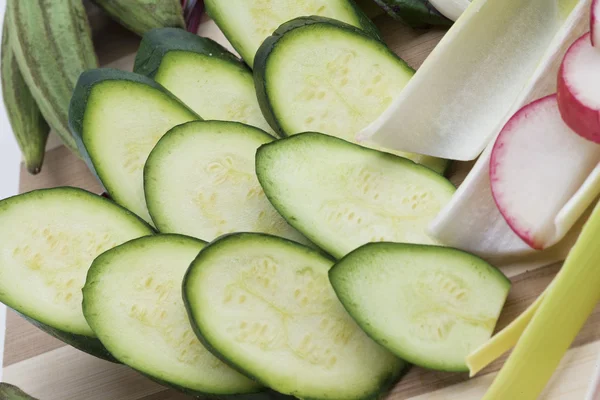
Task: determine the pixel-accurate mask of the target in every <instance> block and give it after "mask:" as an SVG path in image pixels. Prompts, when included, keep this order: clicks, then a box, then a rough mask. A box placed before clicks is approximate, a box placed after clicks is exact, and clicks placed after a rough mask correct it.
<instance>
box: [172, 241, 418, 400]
mask: <svg viewBox="0 0 600 400" xmlns="http://www.w3.org/2000/svg"><path fill="white" fill-rule="evenodd" d="M331 265H332V261H330V260H329V259H328V258H325V257H324V256H322V255H321V254H320V253H318V252H316V251H314V250H312V249H310V248H308V247H304V246H302V245H299V244H296V243H294V242H291V241H288V240H285V239H281V238H277V237H275V236H269V235H264V234H257V233H239V234H232V235H228V236H225V237H223V238H220V239H218V240H216V241H215V242H213V243H211V244H210V245H209V246H207V247H206V248H205V249H204V250H202V252H201V253H200V255H199V256H198V257H197V258H196V260H194V262H192V265H191V266H190V268H189V270H188V272H187V274H186V276H185V278H184V282H183V295H184V301H185V303H186V306H187V309H188V314H189V316H190V320H191V321H192V324H193V325H194V327H195V328H196V329H197V333H198V335H199V337H200V338H201V340H203V341H205V342H206V343H207V344H208V346H210V348H212V349H213V351H214V352H217V353H218V354H220V356H221V357H222V358H224V359H226V360H227V361H228V362H229V363H231V364H232V365H234V366H235V367H237V368H238V369H240V370H242V371H244V372H245V373H247V374H248V375H249V376H253V377H255V378H256V379H257V380H258V381H259V382H262V383H264V384H265V385H266V386H269V387H271V388H273V389H275V390H277V391H278V392H281V393H284V394H290V395H294V396H296V397H298V398H308V399H370V398H378V395H379V394H380V393H381V392H382V391H384V390H385V389H386V388H388V387H389V386H390V385H391V384H392V383H393V382H394V381H395V380H396V379H397V378H398V376H399V375H400V374H401V373H402V371H403V370H404V368H405V366H406V364H405V363H404V362H403V361H401V360H400V359H397V358H395V357H394V356H393V355H391V354H390V353H389V352H388V351H387V350H385V349H384V348H383V347H380V346H379V345H378V344H376V343H375V342H374V341H372V340H371V339H369V337H368V336H367V335H366V334H365V333H364V332H363V331H362V330H360V328H359V327H358V326H357V325H356V323H355V322H354V321H353V320H352V318H351V317H350V316H349V315H348V314H347V313H346V311H345V310H344V308H343V307H342V305H341V304H340V302H339V301H338V299H337V298H336V296H335V293H334V291H333V289H332V288H331V285H330V284H329V281H328V279H327V272H328V270H329V268H330V267H331Z"/></svg>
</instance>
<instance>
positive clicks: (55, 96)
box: [7, 0, 98, 153]
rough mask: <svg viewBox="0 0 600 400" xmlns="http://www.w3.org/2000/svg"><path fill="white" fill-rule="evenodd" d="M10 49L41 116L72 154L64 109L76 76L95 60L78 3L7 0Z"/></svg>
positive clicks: (72, 143) (73, 145)
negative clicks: (9, 16)
mask: <svg viewBox="0 0 600 400" xmlns="http://www.w3.org/2000/svg"><path fill="white" fill-rule="evenodd" d="M7 6H8V10H9V12H10V15H11V18H10V24H9V31H10V38H11V46H12V48H13V51H14V52H15V57H16V59H17V62H18V64H19V67H20V70H21V73H22V74H23V77H24V79H25V82H26V83H27V86H28V87H29V89H30V90H31V94H32V95H33V97H34V98H35V100H36V102H37V104H38V106H39V107H40V110H41V112H42V114H43V115H44V118H45V119H46V121H47V122H48V124H49V125H50V126H51V127H52V128H53V129H54V130H55V131H56V133H57V134H58V135H59V136H60V137H61V139H62V140H63V142H64V143H65V145H66V146H67V147H69V148H70V149H71V150H72V151H73V152H75V153H77V145H76V143H75V139H74V138H73V137H72V136H71V134H70V132H69V127H68V106H69V99H70V97H71V93H72V91H73V87H74V86H75V82H76V81H77V78H78V77H79V74H81V72H83V71H85V70H87V69H90V68H96V67H97V66H98V61H97V59H96V53H95V52H94V46H93V43H92V36H91V31H90V27H89V22H88V19H87V15H86V12H85V9H84V7H83V3H82V2H81V0H61V1H55V0H27V1H21V0H11V1H9V2H8V4H7Z"/></svg>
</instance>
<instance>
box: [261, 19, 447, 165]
mask: <svg viewBox="0 0 600 400" xmlns="http://www.w3.org/2000/svg"><path fill="white" fill-rule="evenodd" d="M413 74H414V71H413V70H412V68H410V67H409V66H408V65H406V63H405V62H404V61H402V60H401V59H400V58H398V56H397V55H396V54H394V53H393V52H392V51H390V50H389V49H388V48H387V47H386V45H385V44H384V43H382V42H380V41H379V40H376V39H374V38H373V37H371V36H369V35H367V34H365V33H364V32H363V31H361V30H359V29H356V28H355V27H353V26H351V25H348V24H344V23H342V22H339V21H334V20H331V19H328V18H317V17H304V18H297V19H295V20H292V21H289V22H287V23H285V24H283V25H282V26H281V27H280V28H279V29H277V30H276V31H275V33H274V34H273V36H270V37H269V38H267V39H266V40H265V41H264V43H263V44H262V46H261V47H260V49H259V51H258V53H257V54H256V62H255V65H254V79H255V84H256V93H257V96H258V101H259V103H260V106H261V109H262V111H263V114H264V115H265V117H266V118H267V121H269V123H270V124H271V126H272V127H273V129H275V130H276V131H277V132H278V134H279V135H280V136H289V135H294V134H297V133H302V132H306V131H317V132H323V133H326V134H328V135H332V136H336V137H339V138H342V139H345V140H348V141H350V142H355V136H356V134H357V133H358V132H359V131H361V130H362V129H363V128H365V127H366V126H367V125H369V124H370V123H371V122H373V121H375V119H377V117H379V116H380V115H381V113H383V111H385V109H386V108H387V107H388V106H389V105H390V104H391V102H392V100H393V99H395V98H396V97H397V96H398V95H399V94H400V92H401V91H402V89H403V88H404V86H405V85H406V84H407V83H408V81H409V80H410V78H411V77H412V76H413ZM362 144H363V145H366V146H368V147H372V148H375V149H377V150H380V149H381V148H378V147H376V146H375V145H373V144H369V143H362ZM385 151H387V150H385ZM395 153H396V154H398V155H400V156H402V157H407V158H410V159H412V160H413V161H416V162H419V163H423V164H425V165H427V166H429V167H430V168H432V169H434V170H436V171H437V172H443V171H444V170H445V169H446V167H447V164H448V162H447V161H446V160H441V159H438V158H433V157H427V156H422V155H417V154H409V153H404V152H395Z"/></svg>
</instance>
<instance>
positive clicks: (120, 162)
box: [69, 68, 200, 222]
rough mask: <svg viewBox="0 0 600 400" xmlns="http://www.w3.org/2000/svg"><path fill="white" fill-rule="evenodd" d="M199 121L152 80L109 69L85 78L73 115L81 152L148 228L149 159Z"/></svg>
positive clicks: (116, 198)
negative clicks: (164, 140)
mask: <svg viewBox="0 0 600 400" xmlns="http://www.w3.org/2000/svg"><path fill="white" fill-rule="evenodd" d="M197 119H200V117H198V115H196V114H195V113H194V112H193V111H192V110H190V109H189V108H187V107H186V106H185V105H184V104H183V103H181V102H180V101H179V100H178V99H177V98H175V96H173V95H172V94H171V93H169V92H168V91H167V90H166V89H165V88H163V87H162V86H160V85H159V84H157V83H156V82H154V81H153V80H151V79H148V78H146V77H145V76H142V75H138V74H134V73H132V72H123V71H118V70H113V69H106V68H102V69H94V70H89V71H86V72H84V73H83V74H81V77H80V78H79V81H78V82H77V86H76V87H75V90H74V92H73V98H72V99H71V109H70V113H69V121H70V124H71V128H72V129H73V133H74V134H75V136H76V138H77V139H78V142H79V146H80V148H81V152H82V153H83V154H86V160H87V162H88V166H89V167H90V169H91V170H92V171H95V173H96V175H97V176H98V177H99V178H100V180H101V181H102V184H103V185H104V187H105V188H106V190H107V191H108V193H109V194H110V197H111V198H112V199H113V200H114V201H116V202H117V203H119V204H121V205H122V206H124V207H126V208H128V209H129V210H131V211H133V212H134V213H136V214H137V215H139V216H140V217H141V218H143V219H144V220H146V221H147V222H151V218H150V215H149V214H148V210H147V208H146V201H145V199H144V184H143V183H144V179H143V169H144V164H145V163H146V159H147V158H148V155H149V154H150V151H152V148H153V147H154V145H155V144H156V143H157V142H158V140H159V139H160V138H161V136H162V135H164V134H165V132H167V131H168V130H169V129H171V128H172V127H173V126H175V125H179V124H182V123H184V122H188V121H193V120H197Z"/></svg>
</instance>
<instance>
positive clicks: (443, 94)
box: [358, 0, 585, 160]
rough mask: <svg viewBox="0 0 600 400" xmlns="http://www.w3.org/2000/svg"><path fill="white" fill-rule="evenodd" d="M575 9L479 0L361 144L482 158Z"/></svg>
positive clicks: (555, 3)
mask: <svg viewBox="0 0 600 400" xmlns="http://www.w3.org/2000/svg"><path fill="white" fill-rule="evenodd" d="M582 1H585V0H582ZM567 3H568V4H567ZM571 3H573V4H571ZM574 4H576V3H575V2H573V1H572V0H527V1H523V0H475V1H474V2H473V3H472V5H471V6H470V7H469V8H468V9H467V10H466V11H465V12H464V14H463V15H462V16H461V17H460V18H459V19H458V21H457V22H456V23H455V24H454V26H452V28H450V30H449V31H448V33H447V34H446V35H445V36H444V38H443V39H442V40H441V41H440V43H439V44H438V46H437V47H436V48H435V49H434V50H433V52H432V53H431V54H430V55H429V57H428V58H427V59H426V60H425V62H424V63H423V65H422V66H421V68H419V70H418V71H417V73H416V74H415V76H414V77H413V78H412V79H411V80H410V82H409V83H408V85H407V86H406V87H405V88H404V90H403V91H402V92H401V93H400V95H399V97H398V98H396V99H395V100H394V101H393V102H392V104H391V105H390V107H389V108H388V109H387V110H386V111H385V112H384V113H383V114H382V115H381V116H380V117H379V118H378V119H377V120H375V121H374V122H373V123H372V124H371V125H369V126H368V127H367V128H365V129H364V130H363V131H362V132H360V133H359V135H358V140H366V139H367V138H370V139H371V140H372V141H373V142H375V143H377V144H379V145H381V146H383V147H387V148H390V149H396V150H403V151H410V152H415V153H419V154H426V155H431V156H436V157H441V158H447V159H454V160H472V159H475V158H476V157H477V156H478V155H479V154H480V153H481V151H482V150H483V149H484V148H485V147H486V146H487V144H488V143H489V142H490V141H491V140H492V139H493V138H494V137H495V135H496V134H497V133H498V131H499V129H500V128H501V127H502V126H503V125H504V123H505V122H506V121H507V119H508V117H509V116H510V115H511V113H510V111H511V110H512V109H513V108H514V105H515V103H516V102H518V101H519V100H520V98H521V97H522V96H521V94H522V93H523V90H524V88H525V87H526V86H527V84H528V81H529V80H530V79H531V77H532V75H533V74H534V72H535V70H536V68H537V67H538V65H539V64H540V62H543V60H544V58H543V57H544V54H546V51H547V49H548V47H549V46H550V45H551V44H552V41H553V38H554V37H555V35H556V34H557V32H559V31H560V30H561V27H562V26H564V22H565V17H564V14H565V13H564V10H565V9H567V11H568V9H569V7H570V8H571V10H572V9H573V6H574Z"/></svg>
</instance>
